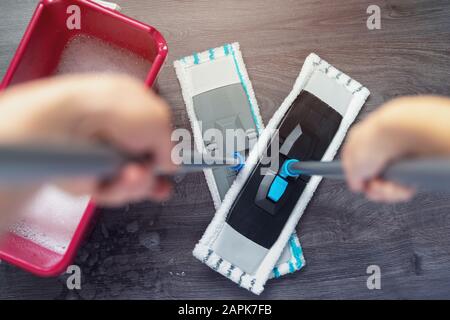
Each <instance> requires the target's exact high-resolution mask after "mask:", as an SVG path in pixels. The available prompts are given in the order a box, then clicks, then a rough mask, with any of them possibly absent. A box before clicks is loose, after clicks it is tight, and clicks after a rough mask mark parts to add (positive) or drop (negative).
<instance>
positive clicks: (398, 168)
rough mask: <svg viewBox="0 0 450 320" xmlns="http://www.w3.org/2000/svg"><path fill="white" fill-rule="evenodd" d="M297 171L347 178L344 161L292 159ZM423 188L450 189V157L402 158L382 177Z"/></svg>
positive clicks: (299, 172) (295, 172)
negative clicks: (303, 160) (343, 166)
mask: <svg viewBox="0 0 450 320" xmlns="http://www.w3.org/2000/svg"><path fill="white" fill-rule="evenodd" d="M288 169H289V171H290V172H291V173H293V174H296V175H299V174H306V175H310V176H313V175H317V176H323V177H324V178H330V179H345V175H344V170H343V168H342V164H341V162H340V161H330V162H319V161H305V162H302V161H292V162H291V163H290V164H289V167H288ZM380 177H381V178H383V179H385V180H389V181H392V182H397V183H400V184H403V185H405V186H411V187H415V188H419V189H423V190H434V191H450V158H420V159H408V160H401V161H397V162H394V163H392V164H390V165H389V166H388V167H387V168H386V169H385V170H384V172H383V174H382V175H381V176H380Z"/></svg>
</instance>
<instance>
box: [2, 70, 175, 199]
mask: <svg viewBox="0 0 450 320" xmlns="http://www.w3.org/2000/svg"><path fill="white" fill-rule="evenodd" d="M170 134H171V114H170V110H169V107H168V106H167V104H166V103H165V102H164V101H163V100H162V99H161V98H159V97H158V96H157V95H156V94H154V93H153V92H152V91H151V90H149V89H148V88H146V87H145V86H144V85H143V84H141V83H140V82H138V81H136V80H134V79H132V78H130V77H128V76H124V75H71V76H63V77H55V78H49V79H44V80H38V81H34V82H30V83H27V84H23V85H17V86H15V87H12V88H11V89H8V90H6V91H5V92H4V93H2V94H1V95H0V143H14V142H30V141H42V142H45V143H52V142H55V143H56V142H57V143H67V144H69V145H70V144H71V143H78V142H86V141H87V142H92V141H93V142H101V143H107V144H109V145H112V146H113V147H115V148H117V149H119V150H121V151H125V152H128V153H130V154H144V153H145V154H150V155H152V160H151V161H149V162H148V163H139V164H138V163H130V164H127V165H125V166H124V167H123V168H122V170H121V171H120V172H118V173H117V176H116V177H115V179H113V180H112V181H110V182H108V183H106V184H105V183H102V181H97V180H94V179H71V180H70V181H66V180H61V181H58V182H57V183H58V185H60V186H63V187H64V188H65V189H68V190H69V191H72V192H75V193H81V194H90V195H92V197H93V199H94V200H95V201H96V202H97V203H99V204H101V205H106V206H114V205H121V204H124V203H126V202H132V201H139V200H145V199H151V200H164V199H166V198H167V197H168V195H169V193H170V189H171V185H170V184H169V183H168V182H167V181H166V180H164V179H160V178H157V177H156V176H155V175H154V169H155V167H158V168H159V169H162V170H164V171H165V172H172V171H174V170H175V166H174V165H173V164H172V161H171V158H170V154H171V148H172V144H171V140H170Z"/></svg>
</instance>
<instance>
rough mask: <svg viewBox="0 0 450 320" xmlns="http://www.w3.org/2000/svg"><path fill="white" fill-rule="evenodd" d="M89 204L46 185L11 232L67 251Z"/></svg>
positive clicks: (54, 249) (32, 200)
mask: <svg viewBox="0 0 450 320" xmlns="http://www.w3.org/2000/svg"><path fill="white" fill-rule="evenodd" d="M88 203H89V197H88V196H81V197H80V196H73V195H70V194H68V193H66V192H64V191H62V190H61V189H59V188H57V187H55V186H53V185H45V186H43V187H42V188H41V189H40V190H39V191H38V192H37V193H36V194H35V195H34V197H33V198H32V199H30V200H29V201H28V202H27V203H26V204H25V206H24V208H23V210H22V212H20V217H21V218H20V220H19V222H17V223H15V224H14V225H12V227H11V231H12V232H13V233H15V234H17V235H19V236H21V237H23V238H26V239H29V240H30V241H33V242H35V243H37V244H39V245H41V246H43V247H45V248H47V249H49V250H52V251H54V252H57V253H60V254H64V252H65V251H66V249H67V247H68V245H69V244H70V241H71V239H72V237H73V234H74V232H75V230H76V228H77V226H78V224H79V223H80V220H81V218H82V216H83V213H84V212H85V210H86V208H87V205H88Z"/></svg>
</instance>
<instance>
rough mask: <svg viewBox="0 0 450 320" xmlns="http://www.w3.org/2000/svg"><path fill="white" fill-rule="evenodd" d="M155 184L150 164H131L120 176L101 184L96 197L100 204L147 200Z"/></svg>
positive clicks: (114, 204) (120, 203)
mask: <svg viewBox="0 0 450 320" xmlns="http://www.w3.org/2000/svg"><path fill="white" fill-rule="evenodd" d="M153 184H154V180H153V179H152V178H151V172H150V168H149V166H144V165H137V164H129V165H127V166H126V167H125V168H123V169H122V171H121V173H120V175H119V177H118V178H116V179H115V180H113V181H112V182H110V183H108V184H107V185H106V186H100V188H99V189H98V190H97V192H96V193H95V194H94V198H95V200H96V201H98V202H99V203H100V204H103V205H113V206H116V205H123V204H126V203H129V202H135V201H140V200H145V199H147V198H148V190H149V189H151V188H152V185H153Z"/></svg>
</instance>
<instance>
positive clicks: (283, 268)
mask: <svg viewBox="0 0 450 320" xmlns="http://www.w3.org/2000/svg"><path fill="white" fill-rule="evenodd" d="M224 57H230V58H233V59H234V64H235V66H236V70H237V73H238V79H239V81H237V82H236V83H239V82H240V83H242V85H243V86H244V90H245V92H246V95H247V98H248V102H249V105H250V108H251V113H252V115H253V119H254V122H255V125H256V127H257V130H258V134H261V132H262V130H263V129H264V123H263V121H262V117H261V114H260V111H259V107H258V102H257V101H256V98H255V94H254V91H253V87H252V84H251V82H250V79H249V76H248V73H247V70H246V68H245V64H244V60H243V58H242V54H241V51H240V48H239V43H237V42H235V43H232V44H226V45H224V46H222V47H217V48H213V49H209V50H206V51H203V52H201V53H195V54H194V55H191V56H187V57H184V58H182V59H180V60H176V61H175V62H174V67H175V71H176V74H177V77H178V79H179V81H180V85H181V88H182V95H183V99H184V102H185V104H186V109H187V113H188V117H189V121H190V123H191V127H192V131H193V135H194V141H195V144H196V148H197V150H199V151H200V152H206V146H205V142H204V140H203V135H202V131H201V128H200V125H199V121H198V118H197V116H196V114H195V111H194V106H193V100H192V97H193V95H194V93H193V88H192V82H191V81H190V79H189V77H188V74H187V71H186V69H187V68H190V67H193V66H195V65H200V64H202V63H208V62H211V61H214V60H216V59H221V58H224ZM203 172H204V174H205V178H206V182H207V184H208V188H209V191H210V193H211V196H212V199H213V202H214V207H215V209H216V210H218V209H219V208H220V205H221V204H222V200H221V198H220V194H219V191H218V187H217V184H216V181H215V179H214V175H213V172H212V170H211V169H205V170H203ZM285 250H288V252H289V255H290V258H289V259H288V261H285V262H284V261H283V262H281V263H279V264H277V265H276V266H275V267H274V268H273V270H272V273H271V275H270V277H271V278H278V277H280V276H283V275H285V274H289V273H293V272H295V271H298V270H300V269H301V268H303V267H304V266H305V258H304V256H303V251H302V248H301V245H300V241H299V238H298V236H297V233H296V232H295V231H294V232H293V234H292V235H291V238H290V240H289V244H288V245H287V246H286V248H285Z"/></svg>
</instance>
